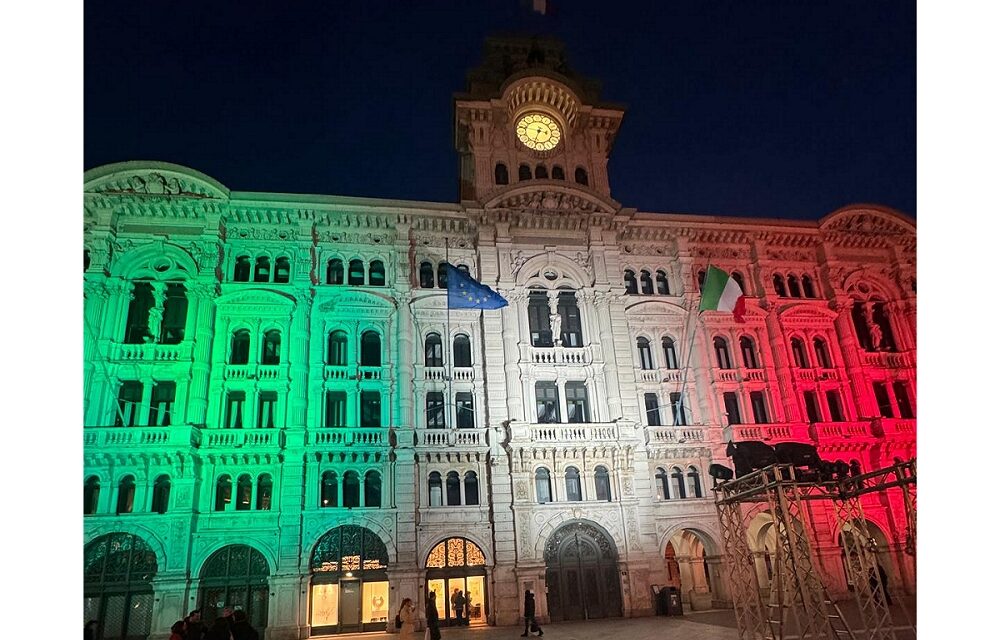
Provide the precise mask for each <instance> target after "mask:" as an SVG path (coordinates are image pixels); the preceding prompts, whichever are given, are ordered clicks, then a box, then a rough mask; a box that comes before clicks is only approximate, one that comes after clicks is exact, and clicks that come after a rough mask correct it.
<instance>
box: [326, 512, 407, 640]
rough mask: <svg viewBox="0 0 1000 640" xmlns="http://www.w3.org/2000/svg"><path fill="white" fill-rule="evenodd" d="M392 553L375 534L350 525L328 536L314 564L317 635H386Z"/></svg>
mask: <svg viewBox="0 0 1000 640" xmlns="http://www.w3.org/2000/svg"><path fill="white" fill-rule="evenodd" d="M388 567H389V552H388V550H387V549H386V547H385V543H384V542H382V540H381V538H379V537H378V536H377V535H375V533H374V532H372V531H370V530H369V529H366V528H364V527H359V526H357V525H353V524H346V525H343V526H340V527H337V528H335V529H331V530H330V531H327V532H326V533H325V534H323V537H322V538H320V539H319V541H318V542H317V543H316V546H315V547H314V548H313V552H312V557H311V558H310V560H309V570H310V571H311V572H312V586H311V592H310V597H309V606H310V609H309V611H310V614H309V616H310V617H309V624H310V626H311V631H310V633H311V634H312V635H325V634H330V633H345V632H350V631H378V630H381V631H385V630H386V624H387V622H388V620H389V617H390V616H389V576H388V575H387V574H386V569H387V568H388Z"/></svg>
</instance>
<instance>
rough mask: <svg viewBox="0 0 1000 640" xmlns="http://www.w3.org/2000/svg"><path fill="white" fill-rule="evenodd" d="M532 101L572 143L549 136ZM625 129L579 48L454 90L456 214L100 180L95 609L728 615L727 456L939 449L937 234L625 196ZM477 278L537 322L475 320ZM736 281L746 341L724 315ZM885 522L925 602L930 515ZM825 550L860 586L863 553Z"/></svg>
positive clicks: (900, 577)
mask: <svg viewBox="0 0 1000 640" xmlns="http://www.w3.org/2000/svg"><path fill="white" fill-rule="evenodd" d="M526 114H528V115H530V114H544V117H545V118H548V119H549V120H547V121H545V122H549V123H553V124H551V129H552V130H556V129H558V131H560V133H561V138H559V137H549V138H544V140H545V142H547V143H548V142H550V141H551V140H555V142H554V143H549V144H547V147H549V148H542V149H541V150H539V149H535V148H532V147H530V146H529V145H528V144H527V143H525V142H523V141H522V140H520V138H519V134H518V133H517V131H516V130H515V129H513V127H515V126H516V123H518V122H519V121H524V120H525V118H526V117H527V116H526ZM623 115H624V111H623V109H622V108H621V107H619V106H616V105H611V104H606V103H601V102H600V101H599V100H598V96H597V94H596V89H595V88H594V85H593V83H591V82H589V81H587V80H586V79H584V78H580V77H578V76H576V75H575V74H573V73H572V72H571V71H570V70H569V69H568V68H567V67H566V65H565V59H564V56H563V53H562V50H561V47H560V46H559V45H558V44H557V43H552V42H545V41H542V42H541V43H538V42H535V43H530V42H527V41H520V40H513V39H507V40H491V41H489V42H488V43H487V48H486V58H485V60H484V62H483V64H482V65H481V66H480V67H478V68H477V69H475V70H473V71H472V72H471V73H470V75H469V85H468V88H467V92H466V93H464V94H461V95H459V96H457V97H456V99H455V132H456V136H455V145H456V149H457V151H458V153H459V157H460V160H461V167H462V170H461V184H460V199H459V203H457V204H442V203H426V202H408V201H393V200H378V199H365V198H350V197H336V196H318V195H296V194H274V193H254V192H236V191H230V190H229V189H228V188H227V187H225V186H224V185H222V184H220V183H219V182H217V181H216V180H214V179H212V178H211V177H209V176H206V175H204V174H202V173H199V172H198V171H195V170H192V169H189V168H186V167H182V166H178V165H173V164H167V163H160V162H126V163H121V164H115V165H108V166H103V167H98V168H95V169H93V170H91V171H88V172H87V173H86V174H85V177H84V249H85V269H84V296H85V305H84V323H83V325H84V326H83V336H84V431H83V433H84V469H83V472H84V473H83V478H82V481H83V484H84V513H85V516H84V521H83V524H84V545H85V547H84V555H85V559H84V563H85V564H84V608H85V616H86V619H98V620H100V621H101V623H102V632H103V637H104V638H123V637H138V638H145V637H150V638H157V639H158V638H164V639H165V638H167V636H168V635H169V628H170V625H171V624H172V623H173V622H174V621H176V620H178V619H180V618H183V617H184V615H185V614H186V613H187V612H188V611H190V610H192V609H195V608H201V609H202V611H203V612H204V616H205V618H206V619H209V620H210V619H212V618H214V617H215V616H216V615H218V614H220V613H221V611H222V609H223V608H224V607H240V608H243V609H244V610H245V611H247V613H248V616H249V618H250V620H251V623H252V624H253V625H254V626H255V627H256V628H257V629H258V630H259V631H261V632H263V637H266V638H269V639H271V638H273V639H285V638H288V639H291V638H296V639H297V638H306V637H309V636H310V635H323V634H328V633H342V632H351V631H361V630H375V629H382V630H384V629H386V628H389V630H393V629H392V624H391V621H392V618H393V616H394V615H395V613H396V611H397V610H398V607H399V602H400V601H401V600H402V598H405V597H411V598H414V600H415V601H416V603H417V607H418V610H419V611H422V610H423V603H424V601H425V594H426V592H427V591H428V590H433V591H436V592H437V593H438V594H439V597H438V602H439V610H440V611H439V613H440V615H441V616H442V618H443V619H445V620H450V619H451V618H453V617H454V615H455V614H454V611H452V610H451V606H450V604H448V601H449V599H450V594H452V593H453V592H454V590H455V589H456V588H459V589H461V590H462V591H464V592H468V593H469V594H470V598H469V599H470V604H469V606H468V607H467V609H466V611H464V612H462V615H463V616H467V617H468V618H469V619H470V621H471V623H472V624H514V623H516V622H517V621H518V620H519V618H520V616H521V610H520V609H521V597H520V594H523V591H524V589H526V588H527V589H531V590H532V591H534V592H536V594H537V602H538V612H539V614H540V616H539V617H540V619H541V620H543V621H544V620H566V619H578V618H588V619H589V618H602V617H614V616H641V615H651V614H652V613H653V612H654V609H655V603H654V595H653V586H654V585H656V586H657V587H659V586H661V585H671V586H676V587H677V588H678V589H679V590H680V593H681V596H682V599H683V600H684V603H685V606H687V607H690V608H694V609H703V608H708V607H711V606H726V605H727V604H729V603H730V599H729V595H728V589H727V584H726V572H725V569H724V563H723V559H722V558H721V557H720V549H721V542H722V541H721V538H720V534H719V526H718V521H717V519H716V515H715V509H714V505H713V502H712V499H711V497H710V496H711V491H710V489H709V486H710V484H711V480H710V478H708V477H707V470H708V466H709V464H711V463H712V462H724V463H725V462H728V460H727V459H726V457H725V447H726V442H727V441H729V440H730V439H734V440H761V439H764V440H768V441H770V442H775V441H782V440H788V441H807V442H813V443H814V444H816V445H817V446H818V447H819V449H820V451H821V452H822V454H823V455H824V457H826V458H829V459H843V460H845V461H851V460H856V461H859V462H860V464H861V465H862V466H863V468H865V469H871V468H876V467H878V466H880V465H881V464H882V463H884V462H887V461H891V460H892V458H894V457H896V456H899V457H902V458H909V457H912V456H913V455H915V446H916V445H915V419H914V415H915V395H914V391H915V379H916V367H915V353H916V344H915V331H914V327H915V315H916V284H915V223H914V221H913V220H912V219H909V218H907V217H905V216H903V215H901V214H899V213H896V212H893V211H890V210H887V209H885V208H883V207H876V206H870V205H859V206H851V207H845V208H844V209H841V210H839V211H836V212H833V213H831V214H830V215H828V216H827V217H826V218H824V219H823V220H821V221H819V222H818V223H811V222H810V223H806V222H788V221H760V220H749V219H738V218H723V217H709V216H690V215H674V214H653V213H641V212H637V211H635V210H634V209H629V208H626V207H623V206H622V205H621V204H620V203H618V202H616V201H615V200H614V199H613V198H612V197H611V189H610V186H609V181H608V175H607V159H608V154H609V153H610V148H611V145H612V143H613V139H614V136H615V134H616V133H617V129H618V126H619V125H620V123H621V120H622V117H623ZM529 122H530V119H529ZM529 134H531V132H530V131H529ZM529 134H524V133H522V134H521V135H522V136H525V135H529ZM531 135H535V134H531ZM545 135H551V134H548V133H546V134H545ZM529 137H530V136H529ZM535 142H538V141H535ZM446 260H447V261H449V262H451V263H452V264H454V265H456V266H458V267H459V268H462V269H466V270H468V272H469V273H470V274H471V275H472V276H473V277H475V278H476V279H477V280H479V281H481V282H484V283H486V284H489V285H490V286H491V287H493V288H494V289H495V290H497V291H498V292H499V293H500V294H501V295H503V296H504V297H505V298H506V299H507V300H509V301H510V304H509V306H507V307H505V308H503V309H500V310H491V311H478V310H452V311H450V312H449V311H448V310H447V306H446V294H445V286H446V281H445V275H444V269H443V264H444V262H445V261H446ZM709 263H711V264H712V265H714V266H717V267H720V268H723V269H725V270H726V271H727V272H730V273H733V274H734V277H738V280H739V281H740V282H741V285H742V286H743V288H744V291H746V293H747V294H748V296H749V300H748V304H747V318H746V320H747V321H746V323H745V324H736V323H734V322H733V319H732V317H731V316H727V315H725V314H721V313H714V312H706V313H704V314H702V315H701V316H700V317H692V313H691V311H690V310H692V309H697V306H698V300H699V295H698V282H699V275H700V274H702V273H703V272H704V270H705V269H706V268H707V266H708V265H709ZM866 514H867V515H868V517H870V518H871V519H872V524H873V525H874V529H875V530H876V531H877V532H878V535H880V536H881V538H879V542H880V545H881V546H880V552H879V557H880V563H881V564H882V565H883V566H884V567H885V568H886V569H887V570H888V573H889V575H890V580H891V581H892V583H893V584H894V586H897V587H898V588H900V589H902V590H909V591H912V590H913V589H914V588H915V578H914V568H913V561H912V557H910V556H908V555H907V554H906V553H905V550H904V544H903V540H902V539H901V537H902V533H901V532H902V531H903V530H905V516H904V514H903V511H902V507H901V506H900V505H895V504H891V503H887V504H874V503H873V504H871V505H866ZM820 519H821V520H822V518H820ZM830 521H832V515H831V516H830ZM768 526H769V524H768V520H767V518H766V514H761V518H760V519H759V522H758V523H757V524H756V528H755V530H754V532H753V535H754V539H753V540H752V545H753V546H754V548H755V550H757V551H758V552H759V558H760V562H759V566H758V567H757V569H758V574H759V579H760V581H761V583H762V585H763V584H766V583H767V581H768V580H769V579H770V569H769V564H768V562H769V559H768V554H769V552H770V551H773V546H772V547H770V548H769V547H768V545H769V544H773V543H772V540H773V532H770V533H769V531H768ZM813 544H814V547H815V548H816V549H817V550H818V553H819V556H820V558H821V562H823V563H824V566H823V567H822V568H823V571H824V572H825V573H826V574H828V575H830V576H833V578H832V579H833V580H834V581H836V580H840V583H839V587H837V586H836V585H835V588H834V589H833V591H834V593H837V592H838V589H839V592H842V593H843V592H846V590H847V588H848V585H847V584H846V582H845V579H846V578H845V577H844V573H843V569H842V567H841V565H840V562H841V560H840V555H839V546H838V545H839V542H838V532H837V531H835V530H818V531H816V532H815V540H814V543H813Z"/></svg>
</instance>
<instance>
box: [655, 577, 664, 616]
mask: <svg viewBox="0 0 1000 640" xmlns="http://www.w3.org/2000/svg"><path fill="white" fill-rule="evenodd" d="M653 601H654V602H656V615H658V616H665V615H668V613H667V588H666V587H660V586H657V585H653Z"/></svg>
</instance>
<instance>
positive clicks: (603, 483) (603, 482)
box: [594, 466, 611, 502]
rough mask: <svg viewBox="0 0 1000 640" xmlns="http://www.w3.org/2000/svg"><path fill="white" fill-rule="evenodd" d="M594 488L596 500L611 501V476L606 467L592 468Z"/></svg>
mask: <svg viewBox="0 0 1000 640" xmlns="http://www.w3.org/2000/svg"><path fill="white" fill-rule="evenodd" d="M594 489H595V490H596V494H597V499H598V500H603V501H604V502H611V478H610V476H608V470H607V468H606V467H600V466H599V467H597V468H595V469H594Z"/></svg>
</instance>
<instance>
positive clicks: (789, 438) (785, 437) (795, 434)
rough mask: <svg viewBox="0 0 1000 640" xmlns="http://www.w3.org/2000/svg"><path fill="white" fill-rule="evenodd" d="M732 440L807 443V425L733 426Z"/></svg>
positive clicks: (795, 423) (793, 423)
mask: <svg viewBox="0 0 1000 640" xmlns="http://www.w3.org/2000/svg"><path fill="white" fill-rule="evenodd" d="M731 427H732V430H733V436H732V438H733V440H734V441H737V442H739V441H742V440H761V441H764V442H772V443H774V442H808V441H809V425H808V424H806V423H804V422H782V423H767V424H734V425H731Z"/></svg>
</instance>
